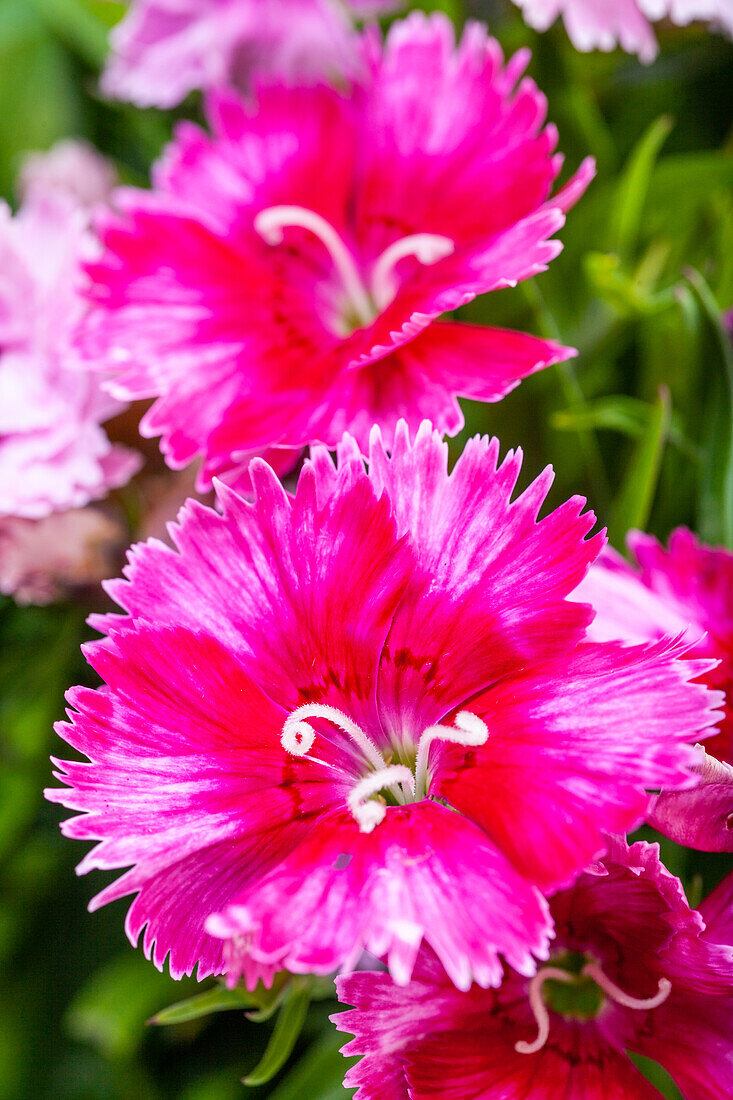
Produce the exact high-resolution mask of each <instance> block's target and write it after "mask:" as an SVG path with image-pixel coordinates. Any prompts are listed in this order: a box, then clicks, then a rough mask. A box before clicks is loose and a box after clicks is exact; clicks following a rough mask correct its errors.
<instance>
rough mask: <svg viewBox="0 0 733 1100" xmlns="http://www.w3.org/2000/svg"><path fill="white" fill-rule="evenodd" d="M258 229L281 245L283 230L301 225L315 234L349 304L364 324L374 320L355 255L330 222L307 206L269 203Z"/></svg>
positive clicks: (258, 219)
mask: <svg viewBox="0 0 733 1100" xmlns="http://www.w3.org/2000/svg"><path fill="white" fill-rule="evenodd" d="M254 227H255V232H256V233H259V235H260V236H261V237H262V239H263V240H264V241H266V242H267V244H272V245H276V244H282V241H283V229H288V228H300V229H307V230H308V231H309V232H310V233H313V235H314V236H315V237H317V238H318V240H319V241H320V242H321V244H322V245H323V247H324V248H325V249H326V251H327V252H328V254H329V255H330V257H331V259H332V260H333V263H334V267H335V268H336V270H337V271H338V273H339V275H340V277H341V281H342V283H343V286H344V290H345V291H346V295H347V297H348V299H349V303H350V304H351V306H352V307H353V309H354V310H355V312H356V313H357V315H358V318H359V321H360V322H361V323H362V324H363V325H369V324H371V322H372V321H373V320H374V316H375V309H374V306H373V304H372V302H371V300H370V298H369V294H368V292H367V290H366V287H365V286H364V283H363V282H362V279H361V275H360V274H359V269H358V268H357V266H356V264H355V262H354V257H353V256H352V255H351V252H350V251H349V249H348V248H347V247H346V245H345V244H344V242H343V241H342V239H341V237H340V236H339V234H338V233H337V232H336V230H335V229H334V228H333V226H332V225H331V223H330V222H327V221H326V219H325V218H323V217H321V215H320V214H316V212H315V210H308V208H307V207H305V206H268V207H267V208H266V209H265V210H260V212H259V214H257V215H256V216H255V220H254Z"/></svg>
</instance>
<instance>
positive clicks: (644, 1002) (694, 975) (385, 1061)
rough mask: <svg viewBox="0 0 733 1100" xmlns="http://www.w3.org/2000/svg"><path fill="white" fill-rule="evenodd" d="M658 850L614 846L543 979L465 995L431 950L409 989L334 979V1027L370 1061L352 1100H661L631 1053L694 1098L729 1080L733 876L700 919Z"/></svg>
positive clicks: (571, 894) (572, 905) (567, 899)
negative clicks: (346, 1007) (337, 1007)
mask: <svg viewBox="0 0 733 1100" xmlns="http://www.w3.org/2000/svg"><path fill="white" fill-rule="evenodd" d="M658 852H659V849H658V846H657V845H655V844H646V843H642V842H640V843H637V844H634V845H632V846H631V847H630V848H629V847H627V845H626V844H624V843H622V842H621V841H615V840H614V841H612V843H611V845H610V850H609V852H608V854H607V855H606V856H605V857H604V859H603V862H602V863H598V864H595V865H594V866H593V867H592V868H590V869H589V870H588V871H586V872H585V873H584V874H583V875H581V876H580V878H579V879H578V880H577V882H576V883H575V885H574V886H573V887H572V888H571V889H569V890H565V891H562V892H561V893H559V894H557V895H556V896H555V897H554V898H553V900H552V902H551V908H552V913H553V916H554V918H555V929H556V940H555V942H554V944H553V948H552V955H551V957H550V959H549V962H548V964H547V965H546V966H543V967H542V968H541V969H540V970H539V971H538V972H537V973H536V974H535V975H534V977H532V978H531V979H529V980H528V979H527V978H526V977H522V976H521V975H519V974H512V973H511V972H507V975H506V978H505V980H504V983H503V985H502V986H501V988H500V989H499V990H496V991H494V990H484V989H480V988H478V987H476V986H474V987H473V988H472V990H471V991H470V992H469V993H461V992H459V991H457V990H456V989H455V988H454V987H453V986H452V985H451V984H450V982H449V980H448V978H447V976H446V974H445V973H444V971H443V970H442V968H441V967H440V965H439V963H438V962H437V960H436V959H435V957H434V955H432V953H430V952H428V951H426V950H423V952H422V953H421V956H420V957H419V958H418V961H417V965H416V968H415V974H414V977H413V981H412V983H411V984H410V985H409V986H407V987H406V988H404V989H400V988H398V987H396V986H395V985H393V984H392V982H391V981H390V979H389V977H388V975H386V974H375V973H360V974H353V975H350V976H349V977H345V978H339V979H337V987H338V990H339V996H340V998H341V1000H342V1001H345V1002H346V1003H348V1004H352V1005H355V1006H356V1007H355V1008H354V1009H352V1010H351V1011H347V1012H344V1013H341V1014H339V1015H336V1016H333V1017H332V1019H333V1020H334V1022H335V1023H336V1026H337V1028H338V1029H339V1030H340V1031H346V1032H350V1033H352V1034H353V1035H355V1038H354V1039H353V1040H352V1041H351V1042H349V1043H348V1044H347V1045H346V1046H345V1047H344V1048H343V1052H344V1053H345V1054H347V1055H354V1054H361V1055H363V1057H362V1059H361V1061H360V1062H359V1063H358V1064H357V1065H356V1066H355V1067H354V1068H353V1069H350V1070H349V1072H348V1073H347V1075H346V1080H345V1082H344V1083H345V1085H346V1086H347V1087H354V1086H358V1088H357V1092H356V1095H355V1100H408V1098H409V1100H429V1098H437V1097H440V1100H529V1098H530V1097H531V1098H532V1100H540V1098H542V1100H606V1098H607V1097H608V1098H610V1097H618V1098H619V1100H621V1098H623V1100H654V1098H656V1100H660V1097H661V1093H659V1092H657V1090H656V1089H655V1088H653V1087H652V1086H651V1085H650V1084H649V1083H648V1081H646V1080H645V1079H644V1078H643V1077H642V1075H641V1074H640V1073H639V1072H638V1070H637V1069H636V1068H635V1067H634V1066H633V1065H632V1063H631V1061H630V1060H629V1059H628V1057H627V1056H626V1053H625V1052H626V1051H631V1052H633V1053H635V1054H641V1055H643V1056H645V1057H647V1058H651V1059H653V1060H654V1061H656V1062H658V1063H660V1064H661V1065H662V1066H664V1067H665V1068H666V1069H667V1071H668V1072H669V1073H670V1074H671V1075H672V1077H673V1078H674V1079H675V1081H676V1082H677V1084H678V1085H679V1086H680V1088H681V1089H682V1091H683V1093H684V1095H685V1096H686V1097H687V1100H722V1097H723V1096H726V1095H728V1091H729V1090H728V1086H729V1084H730V1082H731V1081H732V1080H733V947H731V944H733V920H731V914H732V913H733V875H730V876H729V877H728V879H726V880H725V881H724V882H723V884H722V885H721V886H720V887H719V888H718V889H717V890H716V891H714V893H713V894H712V895H711V896H710V897H709V898H708V899H707V900H706V901H705V902H704V903H703V905H702V906H701V907H700V911H699V912H696V911H695V910H691V909H690V908H689V905H688V903H687V899H686V898H685V895H684V892H683V889H682V884H681V883H680V881H679V879H676V878H674V877H673V876H672V875H671V874H670V873H669V872H668V871H667V870H666V868H665V867H663V865H662V864H661V863H660V861H659V855H658Z"/></svg>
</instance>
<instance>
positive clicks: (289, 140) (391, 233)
mask: <svg viewBox="0 0 733 1100" xmlns="http://www.w3.org/2000/svg"><path fill="white" fill-rule="evenodd" d="M364 51H365V56H366V58H367V61H366V65H367V68H368V70H369V76H368V78H365V81H364V83H363V84H362V85H361V86H360V87H359V88H358V89H357V90H356V91H355V93H354V95H352V96H349V97H344V96H342V95H341V94H339V93H338V92H337V91H334V90H333V89H329V88H326V87H322V86H321V87H316V88H298V89H287V88H284V87H281V86H269V87H266V88H261V89H260V91H259V95H258V102H257V106H256V107H255V106H253V105H252V104H245V103H243V102H242V101H240V100H239V99H238V98H236V97H234V96H233V94H231V93H230V94H226V95H224V94H222V95H217V96H213V97H211V99H210V101H209V117H210V121H211V126H212V129H213V137H209V136H207V135H206V134H204V133H202V132H201V130H199V129H198V128H197V127H195V126H193V125H191V124H189V123H184V124H182V125H181V127H179V129H178V132H177V137H176V140H175V141H174V143H173V145H172V146H171V148H170V149H169V151H168V153H167V155H166V156H165V157H164V159H163V161H162V163H161V164H160V165H159V166H158V168H157V170H156V172H155V176H154V181H155V190H154V191H153V192H152V193H151V192H144V191H132V190H127V191H121V192H119V193H118V199H117V202H118V206H119V209H120V211H121V213H120V215H119V216H111V217H109V218H108V219H107V220H106V222H105V223H104V224H103V225H102V226H101V227H100V228H101V235H102V240H103V242H104V246H105V253H104V256H103V257H102V259H101V261H100V262H99V263H97V264H93V265H90V267H89V275H90V285H89V288H88V291H87V293H88V296H89V299H90V303H91V310H90V313H89V315H88V317H87V319H86V322H85V325H84V327H83V329H82V330H81V332H80V335H79V353H80V354H81V356H82V358H83V359H84V361H85V362H86V363H88V364H91V365H92V366H96V367H97V368H99V369H102V370H107V371H109V370H110V367H115V368H116V370H117V377H116V378H115V379H114V380H113V382H111V383H110V389H111V392H113V393H114V394H116V395H117V396H119V397H124V398H131V397H143V396H144V397H153V396H155V397H158V400H157V401H156V403H155V404H154V406H153V407H152V409H151V411H150V412H149V413H148V414H147V415H146V416H145V418H144V419H143V421H142V424H141V431H142V432H143V433H144V434H145V435H148V436H156V435H161V434H162V436H163V440H162V444H161V446H162V449H163V451H164V453H165V454H166V457H167V461H168V463H169V465H171V466H173V467H174V468H179V467H181V466H183V465H185V464H187V463H188V462H190V461H191V460H192V458H194V456H196V455H198V454H203V456H204V462H203V466H202V474H201V479H200V481H199V487H200V488H201V489H202V490H203V489H205V488H207V487H208V485H209V484H210V480H211V477H212V476H213V475H221V474H225V473H226V471H227V470H229V469H231V468H232V467H233V466H239V465H241V463H242V461H243V460H244V459H246V458H247V457H248V456H249V455H250V454H251V453H252V452H262V451H265V450H267V449H268V448H271V447H278V448H281V449H283V448H284V449H287V448H291V449H297V448H302V447H303V446H305V445H307V444H308V443H309V442H313V441H320V442H323V443H325V444H327V445H328V446H335V445H336V443H337V441H338V439H339V438H340V437H341V434H342V432H343V431H345V430H348V431H349V432H351V433H352V434H354V435H355V437H356V439H357V441H358V442H359V445H360V446H361V448H362V450H363V451H364V452H366V450H367V448H368V437H369V431H370V429H371V426H372V425H373V424H374V423H376V424H377V425H379V427H380V428H381V430H382V433H383V436H384V439H385V442H386V443H387V445H388V446H389V445H390V444H391V441H392V437H393V433H394V427H395V424H396V423H397V420H398V419H399V418H400V417H404V418H406V419H407V420H408V422H409V423H410V425H411V426H412V427H413V428H416V427H417V425H418V424H419V422H420V420H421V419H422V418H423V417H427V418H429V419H431V420H432V421H433V423H434V424H435V426H436V428H438V429H439V430H440V431H441V432H449V433H451V434H455V433H456V432H457V431H458V430H459V429H460V428H461V426H462V424H463V416H462V413H461V410H460V408H459V406H458V402H457V400H456V394H458V395H463V396H467V397H473V398H475V399H478V400H484V401H495V400H498V399H499V398H501V397H502V396H503V395H504V394H506V393H507V392H508V391H509V390H511V389H513V388H514V386H516V385H517V384H518V382H519V380H520V379H521V378H523V377H525V376H526V375H528V374H530V373H532V372H533V371H535V370H539V369H540V368H541V367H543V366H546V365H548V364H549V363H554V362H557V361H558V360H561V359H564V358H567V357H568V356H569V355H571V354H574V353H573V352H572V351H571V350H570V349H567V348H562V347H560V346H558V345H557V344H555V343H552V342H551V341H547V340H540V339H537V338H536V337H533V336H528V335H525V334H524V333H517V332H508V331H506V330H502V329H492V328H487V327H483V326H479V325H468V324H457V323H454V322H440V323H434V322H435V321H436V319H437V318H438V317H439V316H440V315H441V314H442V313H444V312H445V311H447V310H453V309H455V308H457V307H458V306H461V305H463V304H465V303H467V302H469V301H471V300H472V299H473V298H474V297H476V295H478V294H482V293H485V292H487V291H490V290H496V289H498V288H500V287H506V286H510V285H513V284H514V283H516V281H517V280H520V279H526V278H529V277H530V276H532V275H535V274H536V273H537V272H539V271H542V270H544V269H545V267H546V265H547V264H548V263H549V261H550V260H551V259H552V258H553V257H554V256H556V255H557V253H558V252H559V251H560V247H561V246H560V244H559V242H558V241H556V240H552V239H550V238H551V237H552V235H553V234H554V233H555V232H556V231H557V230H558V229H559V228H560V227H561V226H562V224H563V222H564V217H565V216H564V211H565V210H566V209H567V207H568V206H571V205H572V204H573V203H574V202H575V201H576V200H577V199H578V197H579V196H580V194H581V193H582V191H583V190H584V188H585V186H586V184H587V183H588V181H589V179H590V178H591V176H592V174H593V167H592V164H590V163H586V164H584V165H583V167H582V168H581V170H580V172H579V173H578V175H577V176H576V177H575V178H574V180H573V181H571V183H570V184H569V185H568V186H567V187H566V188H565V189H564V190H563V191H561V192H560V193H559V194H557V195H556V196H555V197H554V198H552V199H549V198H548V196H549V194H550V191H551V188H552V185H553V182H554V180H555V178H556V176H557V174H558V172H559V170H560V164H561V158H560V157H559V156H557V155H556V154H555V153H554V149H555V145H556V142H557V134H556V131H555V128H554V127H553V126H547V127H545V128H544V129H543V122H544V118H545V108H546V104H545V99H544V96H542V94H541V93H540V92H539V91H538V90H537V88H536V86H535V85H534V83H533V82H532V81H531V80H528V79H525V80H521V81H519V84H518V85H517V81H518V80H519V77H520V74H521V72H522V70H523V68H524V67H525V65H526V62H527V58H528V55H527V53H526V51H521V52H520V53H519V54H517V55H516V56H515V57H514V58H512V59H511V60H510V61H509V62H508V63H507V64H506V65H504V63H503V59H502V55H501V51H500V48H499V46H498V44H497V43H496V42H495V41H494V40H493V39H491V38H488V37H487V34H486V31H485V29H484V28H483V27H481V26H479V25H478V24H473V25H470V26H469V27H468V28H467V29H466V31H465V33H464V36H463V38H462V40H461V42H460V44H459V45H458V46H457V47H456V45H455V41H454V31H453V26H452V24H451V23H450V22H449V21H448V20H447V19H445V18H444V17H442V16H438V15H436V16H433V17H431V18H427V17H425V16H424V15H422V14H421V13H413V14H412V15H411V16H410V17H409V18H408V19H406V20H404V21H403V22H401V23H397V24H395V25H394V26H393V27H392V29H391V31H390V33H389V36H388V38H387V42H386V44H385V46H384V48H382V46H381V45H380V43H379V42H378V40H377V39H376V38H368V39H365V42H364Z"/></svg>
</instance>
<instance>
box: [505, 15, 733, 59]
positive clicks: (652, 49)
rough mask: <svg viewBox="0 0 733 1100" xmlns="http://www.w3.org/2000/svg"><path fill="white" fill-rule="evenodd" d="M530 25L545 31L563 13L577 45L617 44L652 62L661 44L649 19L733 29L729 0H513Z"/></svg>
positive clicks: (596, 47) (610, 46) (601, 47)
mask: <svg viewBox="0 0 733 1100" xmlns="http://www.w3.org/2000/svg"><path fill="white" fill-rule="evenodd" d="M514 3H515V4H516V5H517V6H518V7H520V8H521V9H522V12H523V13H524V18H525V20H526V22H527V23H529V25H530V26H531V27H534V28H535V29H536V30H538V31H546V30H547V28H548V27H549V26H550V24H551V23H553V22H554V21H555V20H556V19H557V17H558V16H560V15H561V16H562V18H563V21H564V23H565V27H566V29H567V32H568V34H569V36H570V39H571V41H572V43H573V45H574V46H575V47H576V49H578V50H612V49H614V48H615V47H616V46H617V45H618V46H620V47H621V49H623V50H625V51H626V52H627V53H635V54H638V56H639V59H640V60H641V61H644V62H647V63H648V62H650V61H653V60H654V58H655V57H656V56H657V52H658V49H659V47H658V46H657V40H656V38H655V37H654V31H653V30H652V26H651V21H653V20H658V19H664V18H667V19H670V20H671V21H672V22H673V23H678V24H680V25H682V26H684V25H686V24H687V23H691V22H692V21H693V20H695V19H704V20H706V21H708V22H710V23H712V25H713V27H715V28H716V29H721V30H724V31H727V32H728V33H731V32H733V4H732V3H731V0H514Z"/></svg>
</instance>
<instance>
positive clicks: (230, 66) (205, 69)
mask: <svg viewBox="0 0 733 1100" xmlns="http://www.w3.org/2000/svg"><path fill="white" fill-rule="evenodd" d="M390 7H391V8H394V7H399V4H398V3H397V4H394V3H393V4H389V3H387V2H386V0H381V2H380V0H366V2H363V3H356V2H354V3H351V2H350V0H346V2H345V3H344V4H341V3H335V2H334V0H133V3H132V4H131V5H130V10H129V11H128V13H127V15H126V16H125V18H124V19H123V20H122V22H121V23H119V24H118V25H117V26H116V27H115V29H114V30H113V31H112V33H111V35H110V46H111V54H110V57H109V60H108V62H107V68H106V70H105V72H104V73H103V75H102V90H103V91H104V92H105V93H106V94H107V95H109V96H112V97H113V98H115V99H128V100H131V101H132V102H133V103H136V104H137V105H138V106H140V107H174V106H175V105H176V104H177V103H180V101H181V100H182V99H183V98H184V97H185V96H187V95H188V93H189V92H192V91H194V90H195V89H198V88H203V89H209V88H216V87H221V86H223V85H225V84H233V85H234V86H236V87H239V88H240V89H241V90H242V91H246V90H248V89H249V87H250V84H251V82H252V79H253V77H254V76H262V75H269V76H274V77H275V78H276V79H286V80H287V79H290V80H293V79H299V80H302V79H304V78H324V77H328V76H336V75H339V74H350V75H353V74H354V72H355V71H356V69H357V67H358V39H357V38H356V36H355V34H354V32H353V30H352V23H351V19H350V18H349V13H348V9H349V8H352V9H354V14H357V15H358V14H362V15H369V14H375V13H378V12H379V11H383V10H385V9H387V8H390Z"/></svg>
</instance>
